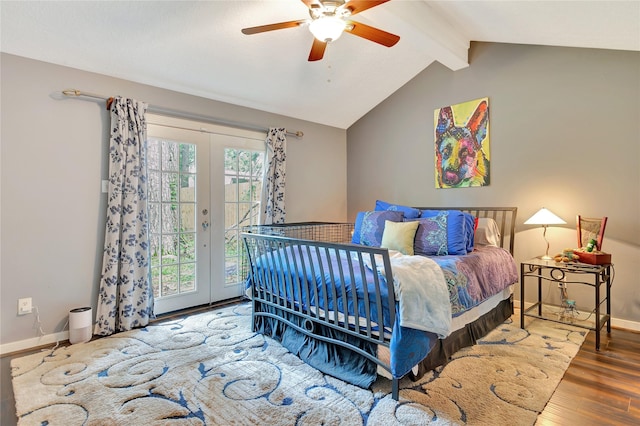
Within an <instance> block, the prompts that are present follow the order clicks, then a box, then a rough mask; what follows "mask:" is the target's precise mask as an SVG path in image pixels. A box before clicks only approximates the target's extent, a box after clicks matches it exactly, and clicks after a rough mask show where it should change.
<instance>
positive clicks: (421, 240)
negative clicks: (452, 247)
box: [412, 211, 449, 256]
mask: <svg viewBox="0 0 640 426" xmlns="http://www.w3.org/2000/svg"><path fill="white" fill-rule="evenodd" d="M412 220H415V221H418V222H419V223H420V225H418V229H417V230H416V236H415V239H414V248H413V252H414V254H421V255H425V256H446V255H447V254H449V246H448V244H447V214H446V212H444V211H443V212H440V213H439V214H438V215H436V216H434V217H425V218H421V219H412Z"/></svg>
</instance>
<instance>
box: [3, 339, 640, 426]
mask: <svg viewBox="0 0 640 426" xmlns="http://www.w3.org/2000/svg"><path fill="white" fill-rule="evenodd" d="M601 337H602V341H601V350H600V352H596V350H595V334H594V332H590V333H589V334H588V336H587V339H586V340H585V342H584V344H583V345H582V347H581V348H580V351H579V352H578V354H577V355H576V357H575V358H574V359H573V361H572V362H571V365H570V366H569V369H568V370H567V372H566V373H565V375H564V377H563V379H562V381H561V382H560V384H559V385H558V388H557V389H556V391H555V393H554V394H553V396H552V397H551V399H550V400H549V403H548V404H547V406H546V407H545V409H544V411H543V412H542V413H541V414H540V416H538V421H537V422H536V425H537V426H564V425H567V426H568V425H571V426H574V425H580V426H591V425H632V424H638V425H640V333H638V332H632V331H628V330H621V329H613V330H612V332H611V335H610V336H607V334H606V332H604V331H603V332H602V334H601ZM24 355H26V352H21V353H19V354H14V355H5V356H3V357H2V359H1V360H0V361H1V364H0V377H1V381H2V387H1V397H2V398H1V399H2V417H0V424H2V425H3V426H11V425H15V424H16V423H17V420H16V417H15V401H14V398H13V389H12V387H11V372H10V366H9V364H10V362H11V358H14V357H19V356H24ZM513 424H514V425H515V424H517V420H515V421H514V423H513Z"/></svg>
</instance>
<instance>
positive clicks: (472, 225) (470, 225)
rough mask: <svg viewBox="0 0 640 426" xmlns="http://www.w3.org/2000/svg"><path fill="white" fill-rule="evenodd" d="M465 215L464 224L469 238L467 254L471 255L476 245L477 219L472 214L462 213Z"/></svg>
mask: <svg viewBox="0 0 640 426" xmlns="http://www.w3.org/2000/svg"><path fill="white" fill-rule="evenodd" d="M462 214H463V215H464V219H465V221H464V224H465V233H466V237H467V253H471V252H472V251H473V246H474V244H475V241H474V239H475V235H476V217H475V216H474V215H472V214H471V213H465V212H462Z"/></svg>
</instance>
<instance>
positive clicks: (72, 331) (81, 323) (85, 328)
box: [69, 306, 93, 345]
mask: <svg viewBox="0 0 640 426" xmlns="http://www.w3.org/2000/svg"><path fill="white" fill-rule="evenodd" d="M92 322H93V314H92V310H91V308H90V307H88V306H87V307H84V308H75V309H72V310H70V311H69V343H71V344H72V345H74V344H76V343H85V342H88V341H89V340H91V336H93V332H92V331H91V326H92Z"/></svg>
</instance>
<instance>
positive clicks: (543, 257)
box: [540, 254, 553, 260]
mask: <svg viewBox="0 0 640 426" xmlns="http://www.w3.org/2000/svg"><path fill="white" fill-rule="evenodd" d="M540 259H542V260H553V257H551V256H547V255H546V254H545V255H544V256H540Z"/></svg>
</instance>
